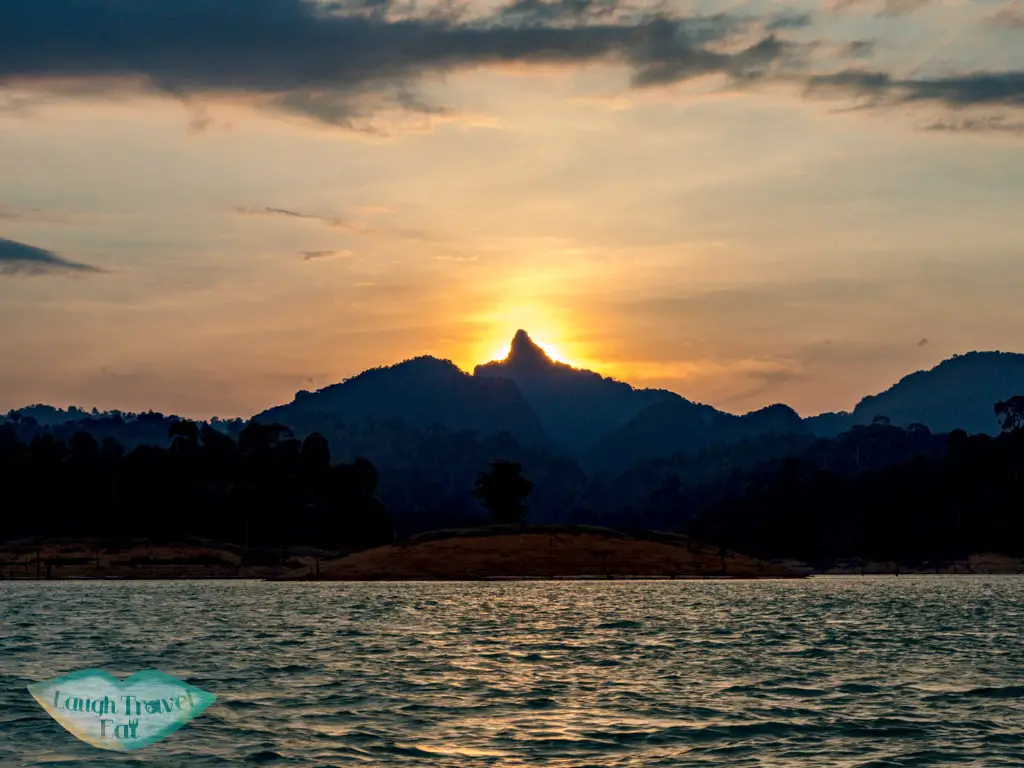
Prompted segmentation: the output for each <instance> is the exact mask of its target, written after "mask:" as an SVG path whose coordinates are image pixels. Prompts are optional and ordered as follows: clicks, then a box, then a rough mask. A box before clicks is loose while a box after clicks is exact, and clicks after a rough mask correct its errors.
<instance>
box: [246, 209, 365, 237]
mask: <svg viewBox="0 0 1024 768" xmlns="http://www.w3.org/2000/svg"><path fill="white" fill-rule="evenodd" d="M234 211H235V213H238V214H241V215H242V216H252V217H254V218H278V219H297V220H306V221H315V222H317V223H319V224H323V225H325V226H328V227H333V228H335V229H345V230H348V231H349V232H356V233H359V234H363V233H365V232H367V229H366V228H365V227H364V226H363V225H362V224H360V223H359V222H357V221H352V220H351V219H345V218H342V217H340V216H320V215H318V214H315V213H304V212H302V211H293V210H290V209H288V208H271V207H269V206H268V207H265V208H246V207H244V206H240V205H236V206H235V207H234Z"/></svg>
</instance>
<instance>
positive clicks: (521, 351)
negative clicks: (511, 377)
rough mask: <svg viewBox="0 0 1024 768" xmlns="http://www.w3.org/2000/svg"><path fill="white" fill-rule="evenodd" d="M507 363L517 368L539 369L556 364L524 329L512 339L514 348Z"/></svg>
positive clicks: (510, 351) (510, 350) (511, 349)
mask: <svg viewBox="0 0 1024 768" xmlns="http://www.w3.org/2000/svg"><path fill="white" fill-rule="evenodd" d="M505 362H506V363H507V364H508V365H510V366H512V367H515V368H531V367H532V368H539V367H546V366H552V365H554V364H555V361H554V360H552V359H551V358H550V357H549V356H548V353H547V352H545V351H544V350H543V349H541V348H540V347H539V346H537V344H536V343H534V341H533V339H531V338H530V334H528V333H527V332H526V331H524V330H522V329H520V330H518V331H516V335H515V336H514V337H513V338H512V346H511V347H510V348H509V353H508V357H507V358H506V360H505ZM563 365H564V363H563Z"/></svg>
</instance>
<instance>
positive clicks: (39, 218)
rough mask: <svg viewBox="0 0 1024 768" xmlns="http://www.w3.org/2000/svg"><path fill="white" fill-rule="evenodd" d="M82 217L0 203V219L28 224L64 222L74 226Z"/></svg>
mask: <svg viewBox="0 0 1024 768" xmlns="http://www.w3.org/2000/svg"><path fill="white" fill-rule="evenodd" d="M82 219H83V217H81V216H78V215H69V214H59V215H58V214H55V213H50V212H48V211H43V210H40V209H39V208H13V207H11V206H9V205H2V204H0V221H14V222H19V223H21V222H24V223H30V224H65V225H68V226H74V225H75V224H76V223H80V222H81V221H82Z"/></svg>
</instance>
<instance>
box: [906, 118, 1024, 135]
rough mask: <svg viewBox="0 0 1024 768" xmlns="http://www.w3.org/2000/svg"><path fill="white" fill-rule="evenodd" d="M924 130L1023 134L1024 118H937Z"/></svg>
mask: <svg viewBox="0 0 1024 768" xmlns="http://www.w3.org/2000/svg"><path fill="white" fill-rule="evenodd" d="M925 130H928V131H937V132H941V133H1009V134H1021V135H1024V120H1015V119H1013V118H1011V117H1008V116H1006V115H990V116H987V117H958V118H949V119H945V120H937V121H935V122H934V123H930V124H929V125H927V126H925Z"/></svg>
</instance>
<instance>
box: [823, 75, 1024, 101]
mask: <svg viewBox="0 0 1024 768" xmlns="http://www.w3.org/2000/svg"><path fill="white" fill-rule="evenodd" d="M806 83H807V92H808V93H809V94H810V95H812V96H814V95H822V96H828V95H838V96H861V97H864V98H866V99H867V100H868V101H867V104H868V106H876V107H880V106H895V105H900V104H910V103H913V102H934V103H937V104H941V105H944V106H948V107H969V106H1003V107H1024V70H1022V71H1011V72H971V73H967V74H963V75H951V76H947V77H936V78H922V79H900V78H894V77H892V76H891V75H889V74H887V73H885V72H878V71H870V70H863V69H847V70H843V71H841V72H835V73H832V74H828V75H812V76H810V77H809V78H808V79H807V81H806Z"/></svg>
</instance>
